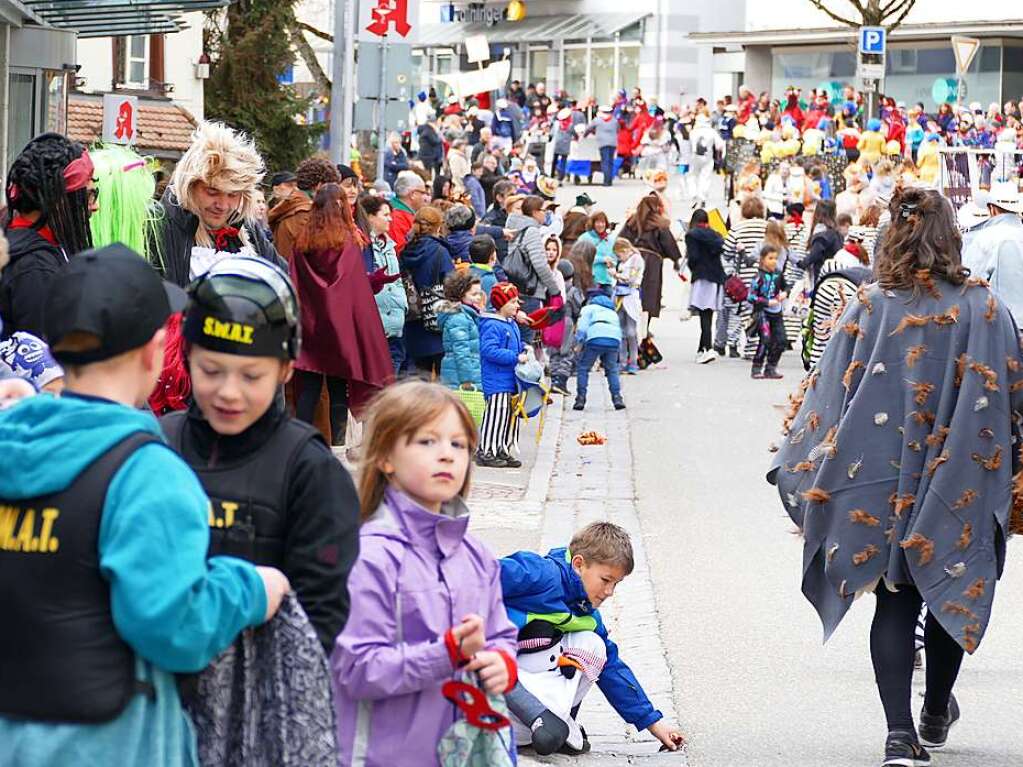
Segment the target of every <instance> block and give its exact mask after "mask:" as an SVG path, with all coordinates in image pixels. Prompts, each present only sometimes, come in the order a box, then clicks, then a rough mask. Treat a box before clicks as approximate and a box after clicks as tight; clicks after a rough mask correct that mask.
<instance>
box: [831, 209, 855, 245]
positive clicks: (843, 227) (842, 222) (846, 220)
mask: <svg viewBox="0 0 1023 767" xmlns="http://www.w3.org/2000/svg"><path fill="white" fill-rule="evenodd" d="M852 225H853V220H852V216H850V215H849V214H848V213H840V214H839V215H838V216H837V217H836V218H835V228H836V229H837V230H838V234H839V235H840V236H841V238H842V241H843V242H844V241H845V238H846V237H847V236H848V235H849V230H850V229H851V228H852Z"/></svg>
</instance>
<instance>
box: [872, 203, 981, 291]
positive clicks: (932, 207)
mask: <svg viewBox="0 0 1023 767" xmlns="http://www.w3.org/2000/svg"><path fill="white" fill-rule="evenodd" d="M889 210H890V211H891V214H892V223H891V225H890V226H889V227H888V228H887V230H886V231H885V233H884V238H883V239H884V242H883V243H882V247H880V248H879V249H878V255H877V263H876V265H875V269H876V271H877V281H878V284H879V285H880V286H881V287H882V288H888V289H891V290H899V289H901V290H913V291H914V292H919V290H920V288H921V287H923V288H926V289H928V290H930V289H932V287H933V283H932V282H931V280H932V279H933V278H937V279H940V280H945V281H946V282H950V283H952V284H953V285H962V284H963V283H964V282H966V278H967V277H969V276H970V271H969V269H966V268H964V267H963V264H962V256H961V255H960V251H961V249H962V246H963V238H962V237H961V236H960V235H959V229H958V228H957V227H956V221H955V213H954V211H953V210H952V206H951V204H950V203H949V201H948V200H946V199H945V198H944V197H942V195H941V194H940V193H939V192H937V191H935V190H933V189H915V188H909V189H904V190H902V191H897V192H896V194H895V197H894V198H893V199H892V203H891V206H890V208H889Z"/></svg>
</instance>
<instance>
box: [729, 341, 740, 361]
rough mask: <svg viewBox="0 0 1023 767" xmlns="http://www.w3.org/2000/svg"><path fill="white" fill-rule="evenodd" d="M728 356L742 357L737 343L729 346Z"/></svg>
mask: <svg viewBox="0 0 1023 767" xmlns="http://www.w3.org/2000/svg"><path fill="white" fill-rule="evenodd" d="M728 357H729V359H733V360H737V359H741V358H742V355H741V354H739V347H738V346H737V345H736V344H732V345H731V346H729V347H728Z"/></svg>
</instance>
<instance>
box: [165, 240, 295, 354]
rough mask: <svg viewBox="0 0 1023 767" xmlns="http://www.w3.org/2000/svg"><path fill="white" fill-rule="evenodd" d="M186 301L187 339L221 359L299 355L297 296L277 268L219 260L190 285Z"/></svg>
mask: <svg viewBox="0 0 1023 767" xmlns="http://www.w3.org/2000/svg"><path fill="white" fill-rule="evenodd" d="M188 298H189V300H188V306H187V308H186V309H185V322H184V326H183V330H182V335H183V336H184V337H185V339H186V340H188V341H191V342H192V343H194V344H198V345H199V346H201V347H203V348H204V349H209V350H210V351H215V352H224V353H225V354H240V355H244V356H249V357H279V358H281V359H292V360H293V359H295V358H296V357H297V356H298V350H299V346H300V344H301V329H300V321H299V313H298V297H297V296H296V294H295V288H294V287H292V284H291V280H290V279H289V278H288V275H287V274H286V273H285V272H284V271H283V270H282V269H280V268H279V267H278V266H276V265H275V264H273V263H271V262H269V261H267V260H265V259H262V258H255V257H253V256H231V257H229V258H225V259H222V260H220V261H217V262H216V263H215V264H214V265H213V266H212V267H211V268H210V270H209V271H208V272H206V273H205V274H204V275H202V276H201V277H198V278H196V279H195V280H194V281H193V282H192V284H191V285H189V286H188Z"/></svg>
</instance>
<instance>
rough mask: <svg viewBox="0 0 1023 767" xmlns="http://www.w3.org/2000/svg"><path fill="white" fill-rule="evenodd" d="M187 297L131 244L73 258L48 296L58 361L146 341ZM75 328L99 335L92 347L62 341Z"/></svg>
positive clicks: (79, 361) (48, 324)
mask: <svg viewBox="0 0 1023 767" xmlns="http://www.w3.org/2000/svg"><path fill="white" fill-rule="evenodd" d="M187 301H188V297H187V295H186V294H185V291H183V290H182V289H181V288H179V287H178V286H177V285H172V284H170V283H168V282H164V281H163V280H161V279H160V276H159V275H158V274H157V273H156V271H155V270H154V269H153V267H152V266H151V265H150V264H149V263H148V262H147V261H146V260H145V259H144V258H142V256H140V255H139V254H138V253H136V252H135V251H133V250H132V249H131V248H129V247H127V246H125V245H122V244H120V243H115V244H113V245H107V246H106V247H103V248H97V249H93V250H87V251H85V252H83V253H79V254H78V255H76V256H74V257H72V259H71V261H70V262H69V263H68V264H67V265H66V266H64V268H63V269H61V270H60V271H59V272H58V273H57V276H56V277H55V278H54V280H53V282H52V283H51V284H50V290H49V293H48V294H47V297H46V319H45V321H44V329H45V331H46V340H47V342H48V343H49V344H50V348H51V350H52V352H53V356H54V357H55V358H56V359H57V361H58V362H60V363H64V364H71V365H87V364H89V363H92V362H101V361H103V360H106V359H110V358H111V357H116V356H117V355H118V354H124V353H125V352H129V351H131V350H132V349H137V348H139V347H140V346H144V345H145V344H146V343H148V342H149V341H150V339H152V337H153V335H154V334H155V333H156V331H158V330H159V329H160V328H162V327H163V325H164V323H165V322H166V321H167V318H168V317H170V316H171V314H173V313H175V312H180V311H181V310H182V309H184V308H185V304H186V303H187ZM71 333H89V334H90V335H94V336H96V337H97V338H99V346H97V347H96V348H93V349H86V350H75V351H69V350H64V351H61V349H60V342H61V341H62V340H63V339H65V338H67V336H68V335H70V334H71Z"/></svg>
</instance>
